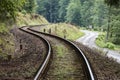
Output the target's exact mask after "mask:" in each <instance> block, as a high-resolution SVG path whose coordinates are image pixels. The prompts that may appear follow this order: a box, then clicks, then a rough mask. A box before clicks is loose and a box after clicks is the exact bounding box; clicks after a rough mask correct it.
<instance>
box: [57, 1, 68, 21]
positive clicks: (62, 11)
mask: <svg viewBox="0 0 120 80" xmlns="http://www.w3.org/2000/svg"><path fill="white" fill-rule="evenodd" d="M69 1H70V0H60V1H59V6H60V8H59V11H58V12H59V18H60V21H62V22H63V21H65V20H66V18H65V16H66V12H67V9H66V8H67V7H68V4H69Z"/></svg>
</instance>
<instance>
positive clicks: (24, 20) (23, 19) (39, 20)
mask: <svg viewBox="0 0 120 80" xmlns="http://www.w3.org/2000/svg"><path fill="white" fill-rule="evenodd" d="M36 16H37V17H36ZM40 24H48V21H47V20H46V19H45V18H44V17H43V16H41V15H36V14H32V16H31V15H30V14H22V13H19V14H18V17H17V25H18V26H20V27H21V26H25V25H40Z"/></svg>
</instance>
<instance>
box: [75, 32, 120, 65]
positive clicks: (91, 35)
mask: <svg viewBox="0 0 120 80" xmlns="http://www.w3.org/2000/svg"><path fill="white" fill-rule="evenodd" d="M81 31H82V32H84V33H85V36H83V37H81V38H79V39H77V40H76V41H77V42H80V43H83V44H84V45H86V46H88V47H90V48H97V49H100V50H102V51H104V52H105V53H107V56H108V57H109V58H113V59H115V60H116V61H117V62H118V63H120V52H118V51H114V50H109V49H107V48H100V47H98V46H97V45H96V44H95V39H96V38H97V37H98V33H97V32H92V31H88V30H81Z"/></svg>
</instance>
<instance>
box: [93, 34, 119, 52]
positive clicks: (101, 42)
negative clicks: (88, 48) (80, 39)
mask: <svg viewBox="0 0 120 80" xmlns="http://www.w3.org/2000/svg"><path fill="white" fill-rule="evenodd" d="M105 36H106V34H105V33H100V34H99V36H98V38H96V41H95V42H96V44H97V45H98V46H99V47H102V48H108V49H111V50H119V51H120V45H115V44H113V43H111V42H105Z"/></svg>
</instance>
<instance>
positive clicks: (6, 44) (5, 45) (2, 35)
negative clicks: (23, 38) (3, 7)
mask: <svg viewBox="0 0 120 80" xmlns="http://www.w3.org/2000/svg"><path fill="white" fill-rule="evenodd" d="M9 24H11V23H9ZM16 24H17V27H21V26H26V25H40V24H48V21H47V20H46V19H45V18H44V17H43V16H40V15H36V14H32V15H30V14H22V13H18V16H17V19H16ZM0 27H1V28H0V57H2V58H3V59H6V57H7V55H8V54H10V55H11V54H12V53H14V50H15V47H14V37H13V35H12V34H11V33H10V32H9V31H10V29H11V28H12V27H13V25H9V26H8V25H5V23H1V22H0Z"/></svg>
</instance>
